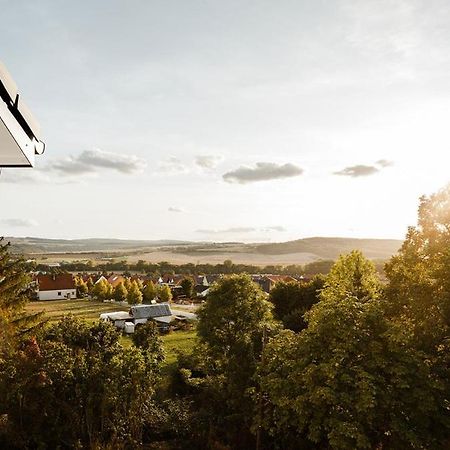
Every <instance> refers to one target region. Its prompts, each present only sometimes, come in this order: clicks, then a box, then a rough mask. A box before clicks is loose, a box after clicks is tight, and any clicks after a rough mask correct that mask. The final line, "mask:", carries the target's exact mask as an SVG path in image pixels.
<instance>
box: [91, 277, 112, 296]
mask: <svg viewBox="0 0 450 450" xmlns="http://www.w3.org/2000/svg"><path fill="white" fill-rule="evenodd" d="M108 292H109V291H108V282H107V281H105V280H104V279H103V278H100V280H98V281H97V283H95V285H94V287H93V288H92V296H93V297H94V298H96V299H98V300H106V299H107V295H108Z"/></svg>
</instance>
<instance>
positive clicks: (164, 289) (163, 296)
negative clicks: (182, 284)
mask: <svg viewBox="0 0 450 450" xmlns="http://www.w3.org/2000/svg"><path fill="white" fill-rule="evenodd" d="M158 296H159V299H160V300H161V301H162V302H164V303H166V302H170V301H171V300H172V291H171V290H170V287H169V286H168V285H167V284H163V285H162V286H161V287H160V288H159V293H158Z"/></svg>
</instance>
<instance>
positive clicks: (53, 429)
mask: <svg viewBox="0 0 450 450" xmlns="http://www.w3.org/2000/svg"><path fill="white" fill-rule="evenodd" d="M119 337H120V333H119V332H118V331H117V330H116V329H115V328H114V327H113V326H112V325H110V324H108V323H106V322H101V323H95V324H93V325H88V324H86V323H85V322H81V321H78V320H76V319H73V318H65V319H64V320H62V321H61V322H59V323H57V324H55V325H53V326H51V327H50V328H49V329H48V330H47V331H45V332H44V333H42V334H41V335H39V336H38V338H37V340H34V341H29V342H28V343H27V344H26V345H24V347H23V349H22V350H21V352H20V353H19V354H18V355H17V356H16V357H15V358H10V359H9V360H8V361H7V363H6V364H5V366H4V369H5V370H4V372H3V373H4V374H5V375H4V377H5V382H6V383H7V385H8V386H9V392H8V396H7V398H6V399H5V402H4V403H3V404H2V405H3V406H4V410H3V411H4V412H5V413H6V414H7V418H8V430H9V432H8V437H9V442H8V441H7V440H6V439H4V441H5V442H8V443H10V442H13V444H14V448H16V447H18V448H59V447H61V446H62V445H63V446H64V448H138V447H141V445H142V434H143V428H144V424H145V423H146V422H147V421H148V420H149V418H150V417H151V414H150V412H151V410H152V408H153V395H154V392H155V391H154V386H155V383H156V382H157V380H158V370H159V361H160V358H158V357H155V355H154V354H153V353H152V351H153V349H147V350H145V351H144V350H141V349H139V348H137V347H134V346H133V347H130V348H127V349H125V348H123V347H122V346H121V345H120V343H119ZM0 439H1V438H0ZM0 444H3V441H1V440H0ZM5 446H6V444H5V445H4V447H5ZM8 448H9V447H8Z"/></svg>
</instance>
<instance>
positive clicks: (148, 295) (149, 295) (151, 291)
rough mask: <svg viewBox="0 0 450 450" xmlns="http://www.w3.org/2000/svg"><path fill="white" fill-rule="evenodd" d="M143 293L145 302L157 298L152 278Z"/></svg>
mask: <svg viewBox="0 0 450 450" xmlns="http://www.w3.org/2000/svg"><path fill="white" fill-rule="evenodd" d="M142 295H143V299H144V302H145V303H150V302H151V301H152V300H154V299H155V297H156V295H157V291H156V287H155V285H154V284H153V281H152V280H150V281H148V282H147V284H146V285H145V287H144V289H143V290H142Z"/></svg>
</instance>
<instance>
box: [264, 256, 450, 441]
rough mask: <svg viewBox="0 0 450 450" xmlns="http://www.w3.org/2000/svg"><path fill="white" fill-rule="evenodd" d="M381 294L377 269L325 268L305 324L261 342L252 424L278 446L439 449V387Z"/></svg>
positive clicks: (350, 263)
mask: <svg viewBox="0 0 450 450" xmlns="http://www.w3.org/2000/svg"><path fill="white" fill-rule="evenodd" d="M379 295H380V292H379V286H378V283H377V281H376V278H375V269H374V268H373V267H372V266H371V264H369V263H368V262H367V261H365V260H364V259H363V258H362V257H361V255H360V254H357V253H355V252H352V253H351V254H350V255H347V256H343V257H341V258H340V260H339V261H338V262H337V263H336V265H335V267H334V268H333V269H332V270H331V272H330V275H329V277H328V280H327V283H326V287H325V289H324V290H323V291H322V295H321V301H320V302H319V303H317V304H315V305H314V306H313V307H312V309H311V310H310V312H309V313H307V314H306V319H307V322H308V327H307V328H306V329H305V330H304V331H303V332H302V333H300V334H297V335H296V334H293V333H291V332H284V333H282V334H281V335H280V336H278V337H275V338H274V339H273V340H272V341H271V342H270V343H269V344H268V346H267V348H266V351H265V358H264V363H261V364H260V366H259V374H260V376H261V380H260V383H261V384H260V386H261V390H262V395H263V398H265V399H266V401H265V407H264V412H263V414H262V415H261V416H260V417H259V420H260V422H259V423H261V424H262V425H263V427H264V428H265V429H266V430H267V431H268V433H269V434H272V436H273V437H274V438H275V441H276V442H277V443H278V445H281V447H282V448H287V449H289V448H292V449H294V448H299V443H300V442H303V445H304V448H311V447H314V448H324V449H325V448H333V449H359V448H361V449H362V448H367V449H369V448H392V449H397V448H444V447H441V446H440V445H442V441H440V440H439V438H438V439H436V434H435V431H436V430H435V429H436V428H438V427H442V426H443V418H445V414H444V411H443V409H441V406H440V402H439V397H440V396H441V395H442V391H441V389H442V386H439V385H437V384H435V381H434V380H433V377H431V376H430V375H431V372H430V367H429V366H428V365H427V364H424V362H423V360H422V356H421V354H420V352H418V351H417V350H416V349H414V347H413V346H412V345H411V336H410V334H409V333H408V331H407V330H406V329H399V328H398V327H395V326H393V325H392V324H391V323H390V322H389V321H388V320H387V319H386V317H385V316H384V302H383V301H382V300H380V299H379ZM412 388H413V389H412ZM425 399H427V400H426V401H425ZM439 417H441V419H439ZM436 423H439V425H438V426H436Z"/></svg>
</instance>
